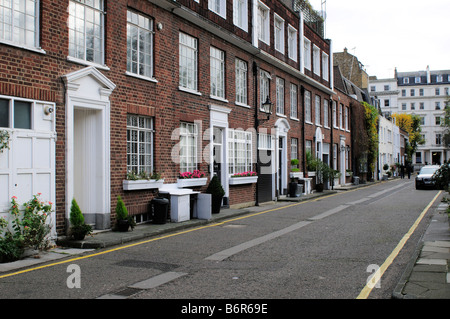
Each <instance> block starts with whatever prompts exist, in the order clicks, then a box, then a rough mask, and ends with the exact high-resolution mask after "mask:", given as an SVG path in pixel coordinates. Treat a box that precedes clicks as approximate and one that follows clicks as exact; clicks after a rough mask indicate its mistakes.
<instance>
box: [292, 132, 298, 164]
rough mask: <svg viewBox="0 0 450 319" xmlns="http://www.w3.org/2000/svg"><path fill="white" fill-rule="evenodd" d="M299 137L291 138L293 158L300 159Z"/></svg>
mask: <svg viewBox="0 0 450 319" xmlns="http://www.w3.org/2000/svg"><path fill="white" fill-rule="evenodd" d="M298 158H299V156H298V138H296V137H292V138H291V160H293V159H298Z"/></svg>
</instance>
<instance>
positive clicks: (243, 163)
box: [228, 129, 252, 175]
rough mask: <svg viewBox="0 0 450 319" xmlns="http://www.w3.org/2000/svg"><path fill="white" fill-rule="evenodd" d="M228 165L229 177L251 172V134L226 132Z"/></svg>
mask: <svg viewBox="0 0 450 319" xmlns="http://www.w3.org/2000/svg"><path fill="white" fill-rule="evenodd" d="M228 163H229V164H228V165H229V166H228V168H229V174H231V175H233V174H236V173H243V172H248V171H251V170H252V133H251V132H245V131H241V130H233V129H230V130H228Z"/></svg>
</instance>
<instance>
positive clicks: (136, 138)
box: [127, 114, 155, 175]
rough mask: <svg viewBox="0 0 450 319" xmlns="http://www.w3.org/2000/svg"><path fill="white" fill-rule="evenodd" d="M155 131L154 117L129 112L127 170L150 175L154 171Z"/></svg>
mask: <svg viewBox="0 0 450 319" xmlns="http://www.w3.org/2000/svg"><path fill="white" fill-rule="evenodd" d="M154 132H155V131H154V120H153V118H152V117H149V116H142V115H136V114H127V172H131V171H133V172H134V173H135V174H139V173H141V172H142V171H144V172H146V173H147V174H149V175H151V174H152V173H153V162H154V152H153V145H154V143H153V141H154ZM133 157H135V162H133ZM142 157H144V158H142Z"/></svg>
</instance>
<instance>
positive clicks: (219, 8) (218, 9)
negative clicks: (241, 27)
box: [208, 0, 227, 19]
mask: <svg viewBox="0 0 450 319" xmlns="http://www.w3.org/2000/svg"><path fill="white" fill-rule="evenodd" d="M226 5H227V1H226V0H209V1H208V9H209V10H211V11H212V12H215V13H217V14H218V15H220V16H221V17H222V18H224V19H226V18H227V7H226Z"/></svg>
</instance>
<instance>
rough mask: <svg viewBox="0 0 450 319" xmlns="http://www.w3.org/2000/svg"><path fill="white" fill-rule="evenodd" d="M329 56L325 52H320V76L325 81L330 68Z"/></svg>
mask: <svg viewBox="0 0 450 319" xmlns="http://www.w3.org/2000/svg"><path fill="white" fill-rule="evenodd" d="M328 61H330V60H329V56H328V54H326V53H325V52H322V78H323V79H324V80H325V81H328V80H329V78H330V70H329V62H328Z"/></svg>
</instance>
